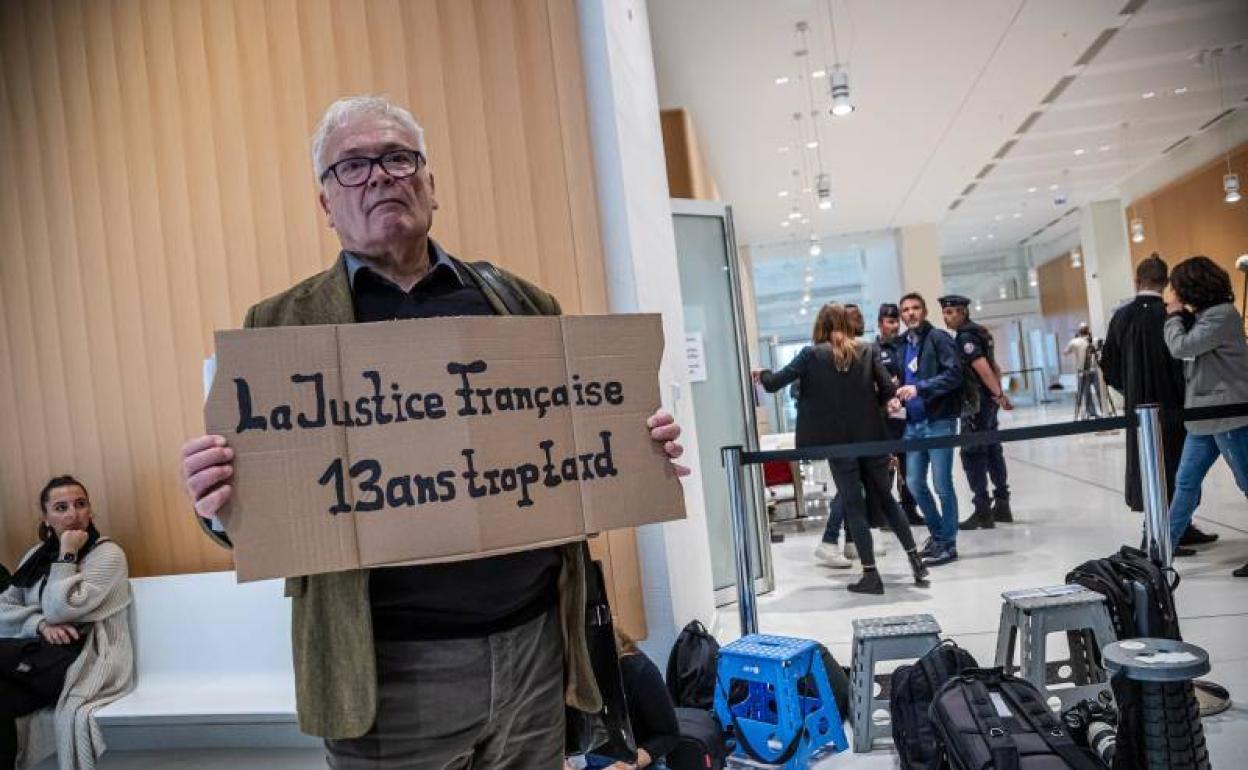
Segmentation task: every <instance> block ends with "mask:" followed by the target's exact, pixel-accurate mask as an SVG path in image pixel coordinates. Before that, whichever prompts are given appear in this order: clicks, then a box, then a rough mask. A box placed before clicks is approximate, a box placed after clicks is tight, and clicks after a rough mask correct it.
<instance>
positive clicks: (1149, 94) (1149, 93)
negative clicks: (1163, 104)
mask: <svg viewBox="0 0 1248 770" xmlns="http://www.w3.org/2000/svg"><path fill="white" fill-rule="evenodd" d="M1156 95H1157V92H1156V91H1145V92H1144V93H1142V94H1140V98H1141V99H1152V98H1153V97H1154V96H1156Z"/></svg>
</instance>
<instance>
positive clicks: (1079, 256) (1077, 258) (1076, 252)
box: [1070, 246, 1083, 269]
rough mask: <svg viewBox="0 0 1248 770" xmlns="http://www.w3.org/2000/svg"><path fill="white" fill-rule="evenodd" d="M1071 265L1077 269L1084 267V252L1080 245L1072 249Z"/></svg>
mask: <svg viewBox="0 0 1248 770" xmlns="http://www.w3.org/2000/svg"><path fill="white" fill-rule="evenodd" d="M1070 266H1071V267H1073V268H1075V269H1078V268H1081V267H1083V252H1082V251H1081V250H1080V249H1079V247H1078V246H1076V247H1075V248H1073V249H1071V250H1070Z"/></svg>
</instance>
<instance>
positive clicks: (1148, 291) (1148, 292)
mask: <svg viewBox="0 0 1248 770" xmlns="http://www.w3.org/2000/svg"><path fill="white" fill-rule="evenodd" d="M1135 296H1137V297H1160V296H1161V292H1159V291H1153V290H1152V289H1140V290H1139V291H1137V292H1136V293H1135Z"/></svg>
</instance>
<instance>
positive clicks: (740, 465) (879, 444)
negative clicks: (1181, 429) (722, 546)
mask: <svg viewBox="0 0 1248 770" xmlns="http://www.w3.org/2000/svg"><path fill="white" fill-rule="evenodd" d="M1150 410H1151V412H1152V414H1153V415H1156V414H1157V412H1158V408H1157V407H1156V406H1151V407H1150V406H1141V407H1140V408H1139V409H1137V412H1140V413H1142V414H1147V413H1148V412H1149V411H1150ZM1160 411H1163V412H1169V413H1171V414H1172V413H1173V411H1175V410H1171V409H1165V410H1160ZM1180 416H1181V417H1182V419H1183V420H1184V421H1185V422H1195V421H1199V420H1211V419H1225V418H1231V417H1248V403H1240V404H1227V405H1223V406H1204V407H1194V408H1191V409H1183V410H1181V415H1180ZM1154 419H1155V417H1154ZM1139 420H1140V418H1139V417H1137V415H1135V414H1129V415H1124V416H1122V417H1111V418H1102V419H1096V420H1079V421H1076V422H1063V423H1056V424H1052V425H1034V426H1031V427H1027V428H1008V429H1006V430H993V431H985V432H982V433H980V432H976V433H963V434H961V435H956V436H938V437H934V438H921V439H909V440H905V439H901V440H897V441H865V442H862V443H856V444H834V445H830V446H817V447H803V448H801V449H779V450H774V451H770V452H747V451H745V450H744V448H742V447H740V446H726V447H723V448H721V450H720V455H721V458H722V461H723V465H724V470H725V473H726V474H727V477H728V503H729V506H730V507H731V513H732V516H731V517H730V518H731V521H732V534H733V546H734V549H735V550H736V554H735V555H736V567H737V609H738V612H739V614H740V616H741V633H742V634H743V635H744V634H750V633H757V631H758V615H757V609H756V605H755V597H754V581H753V580H751V579H750V572H751V570H750V559H749V545H748V544H749V534H748V531H747V530H748V527H747V517H746V513H745V485H744V472H743V471H744V466H747V465H760V464H762V463H765V462H776V461H783V462H792V461H795V460H796V461H803V460H806V461H809V460H831V459H833V458H844V457H883V456H886V455H892V454H899V453H902V452H914V451H919V450H924V449H946V448H951V447H972V446H982V445H984V444H1005V443H1009V442H1013V441H1033V440H1036V439H1045V438H1057V437H1060V436H1075V435H1078V434H1081V433H1099V432H1102V431H1111V430H1121V429H1123V428H1131V429H1134V428H1138V427H1139V424H1140V422H1139ZM1153 426H1155V427H1156V429H1155V430H1151V431H1145V432H1146V433H1149V436H1148V438H1149V441H1148V442H1146V443H1149V444H1152V443H1153V442H1154V441H1157V443H1158V445H1159V439H1160V435H1159V434H1160V428H1159V425H1158V424H1157V423H1153ZM1154 434H1157V435H1154ZM1143 443H1145V442H1142V444H1141V447H1140V451H1141V452H1145V451H1146V450H1147V451H1153V450H1154V447H1149V448H1146V447H1145V446H1143ZM1155 451H1156V452H1159V451H1160V450H1159V449H1157V450H1155ZM1149 465H1150V464H1149V463H1145V464H1144V465H1143V466H1142V467H1148V466H1149ZM1151 475H1153V476H1158V475H1159V474H1158V473H1154V474H1151ZM1153 480H1154V481H1156V479H1153ZM1148 481H1149V479H1147V478H1146V479H1145V483H1146V484H1147V483H1148ZM1162 484H1163V485H1164V480H1163V481H1162ZM1162 488H1163V490H1164V486H1163V487H1162ZM1163 496H1164V492H1163ZM1160 507H1161V508H1165V507H1166V506H1165V505H1162V506H1160ZM1150 529H1151V527H1150ZM1158 534H1160V533H1158ZM1150 539H1151V538H1150ZM1166 540H1168V537H1167V538H1166ZM1163 542H1164V541H1163ZM1150 550H1154V549H1150ZM1155 550H1157V551H1161V550H1163V549H1161V548H1157V549H1155ZM1164 550H1168V549H1164ZM1166 556H1167V557H1168V554H1166ZM1164 566H1168V559H1167V564H1166V565H1164Z"/></svg>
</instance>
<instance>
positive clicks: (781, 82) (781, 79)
mask: <svg viewBox="0 0 1248 770" xmlns="http://www.w3.org/2000/svg"><path fill="white" fill-rule="evenodd" d="M788 82H789V79H788V78H787V77H778V78H776V85H778V86H783V85H787V84H788Z"/></svg>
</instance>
